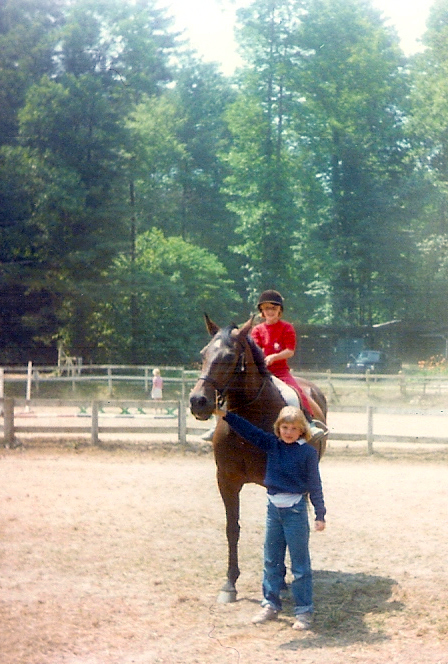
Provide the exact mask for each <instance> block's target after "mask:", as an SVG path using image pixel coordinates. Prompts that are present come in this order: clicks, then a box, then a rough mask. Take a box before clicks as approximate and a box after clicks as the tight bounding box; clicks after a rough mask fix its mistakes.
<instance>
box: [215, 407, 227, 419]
mask: <svg viewBox="0 0 448 664" xmlns="http://www.w3.org/2000/svg"><path fill="white" fill-rule="evenodd" d="M226 414H227V411H226V410H224V408H215V410H214V411H213V415H218V417H224V415H226Z"/></svg>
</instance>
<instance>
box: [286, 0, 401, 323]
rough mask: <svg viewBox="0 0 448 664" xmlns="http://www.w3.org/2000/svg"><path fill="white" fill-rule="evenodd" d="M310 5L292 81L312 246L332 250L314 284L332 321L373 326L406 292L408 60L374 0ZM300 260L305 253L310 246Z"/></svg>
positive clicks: (316, 0) (304, 17) (301, 255)
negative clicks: (404, 206)
mask: <svg viewBox="0 0 448 664" xmlns="http://www.w3.org/2000/svg"><path fill="white" fill-rule="evenodd" d="M304 7H305V8H306V11H305V12H304V13H303V15H302V21H301V25H300V30H299V35H298V37H299V43H300V49H301V51H300V52H301V58H300V63H299V66H298V67H297V68H296V69H295V70H294V71H292V76H293V79H292V81H288V84H289V86H290V87H291V88H292V89H294V90H295V94H296V98H297V96H298V95H300V99H298V100H297V101H298V103H297V104H296V105H295V107H294V126H295V130H296V132H297V136H298V140H299V142H300V146H301V149H302V150H303V152H304V154H305V155H306V158H305V159H304V163H306V165H307V169H309V172H311V173H312V174H313V177H314V180H315V181H314V184H312V183H310V181H309V179H308V183H309V185H310V186H309V187H308V190H307V189H306V188H305V191H308V193H307V195H306V196H305V201H304V212H305V214H307V215H308V220H307V222H308V223H307V230H308V231H309V234H308V235H307V238H306V239H307V242H306V247H307V251H308V248H309V247H313V246H315V247H316V248H318V249H320V250H321V249H322V247H325V248H326V254H327V255H326V257H325V259H323V257H322V256H321V258H320V268H319V273H318V275H316V276H317V282H316V281H315V283H314V288H316V286H317V290H318V291H319V292H321V293H323V298H322V307H323V309H324V310H326V314H327V315H329V320H333V321H335V322H338V323H354V322H355V323H358V324H372V323H373V322H375V321H378V320H382V319H383V317H384V316H386V317H391V316H393V313H394V311H395V309H396V307H397V304H398V302H399V297H397V285H398V293H400V294H401V293H402V292H403V289H404V285H405V284H404V283H401V284H400V283H399V281H400V280H399V279H398V278H397V277H398V276H399V275H401V276H403V274H404V273H403V269H402V267H401V266H400V259H401V255H402V254H401V251H400V249H401V243H402V236H401V235H400V228H401V227H402V225H403V224H404V223H405V219H404V215H403V209H402V206H401V204H400V195H401V193H402V191H403V188H404V185H405V182H406V177H407V176H409V174H410V172H411V168H410V166H406V162H405V159H406V156H407V152H408V149H407V145H406V142H405V139H404V132H403V118H404V111H405V109H406V93H407V77H406V72H405V69H404V64H405V61H404V58H403V55H402V53H401V51H400V50H399V48H398V39H397V37H396V34H395V33H394V32H393V31H391V30H390V29H388V28H386V27H385V26H384V24H383V21H382V19H381V18H380V14H379V12H378V11H377V10H375V9H373V8H372V6H371V4H370V3H369V2H366V1H364V0H336V1H334V0H331V1H330V0H311V1H310V2H307V3H306V4H305V5H304ZM316 181H319V183H320V192H319V190H316V186H315V182H316ZM319 194H320V195H319ZM312 215H313V216H312ZM302 247H303V244H302ZM298 257H299V259H306V256H305V254H304V253H303V251H301V252H300V253H299V255H298ZM314 262H315V264H316V267H317V261H316V260H315V261H314ZM328 300H329V301H328ZM328 304H329V305H330V306H329V307H328Z"/></svg>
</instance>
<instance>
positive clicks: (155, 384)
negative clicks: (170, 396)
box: [151, 369, 163, 401]
mask: <svg viewBox="0 0 448 664" xmlns="http://www.w3.org/2000/svg"><path fill="white" fill-rule="evenodd" d="M152 376H153V378H152V390H151V399H155V400H156V401H160V400H161V399H162V389H163V378H162V376H161V375H160V369H153V370H152Z"/></svg>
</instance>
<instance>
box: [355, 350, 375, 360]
mask: <svg viewBox="0 0 448 664" xmlns="http://www.w3.org/2000/svg"><path fill="white" fill-rule="evenodd" d="M379 360H380V353H379V351H377V350H363V351H362V352H361V353H360V354H359V355H358V362H379Z"/></svg>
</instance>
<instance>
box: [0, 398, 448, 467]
mask: <svg viewBox="0 0 448 664" xmlns="http://www.w3.org/2000/svg"><path fill="white" fill-rule="evenodd" d="M0 405H1V407H2V414H3V427H1V420H0V430H1V429H3V441H4V445H5V446H7V447H14V445H15V444H16V435H17V434H20V433H24V434H47V435H48V434H55V433H57V434H59V433H61V434H79V435H82V436H83V437H86V438H87V439H89V440H90V443H91V444H92V445H100V444H101V435H102V434H112V433H113V434H126V436H127V437H128V436H133V435H135V434H170V435H176V436H177V441H178V443H179V444H180V445H185V444H186V443H187V435H193V436H199V435H201V434H202V433H204V432H205V431H206V430H207V427H208V426H210V422H209V423H202V426H200V425H199V423H198V424H197V425H195V426H190V427H188V426H187V408H188V406H187V405H186V402H185V401H182V400H179V401H148V400H107V401H100V400H93V401H91V402H90V403H86V400H82V401H81V400H60V399H32V400H26V399H13V398H4V399H2V400H0ZM17 409H21V410H20V411H19V412H16V410H17ZM34 409H36V412H33V411H34ZM39 409H41V413H40V414H41V416H42V417H44V416H45V424H39V419H38V416H39V412H38V411H39ZM58 409H59V410H62V411H63V412H62V413H60V414H55V412H56V411H57V410H58ZM113 409H115V411H117V410H118V411H119V412H118V413H116V412H111V411H112V410H113ZM75 410H77V411H78V413H77V414H75V415H76V416H79V417H82V418H85V421H86V425H76V426H71V425H69V424H67V419H68V418H69V417H72V416H74V413H73V411H75ZM50 411H52V414H48V413H49V412H50ZM69 411H70V412H69ZM132 411H133V412H132ZM45 412H46V413H47V414H45ZM331 413H347V414H348V415H349V417H348V418H344V422H345V425H344V426H345V427H346V428H347V430H340V429H338V430H335V431H332V432H331V433H330V438H329V440H330V444H331V440H332V439H333V440H337V441H357V442H363V441H364V442H365V443H366V451H367V452H368V453H369V454H372V453H373V451H374V443H375V442H386V443H394V444H395V443H420V444H421V443H424V444H425V443H432V444H441V445H448V426H446V425H448V420H446V417H447V416H448V411H446V410H442V411H441V410H437V411H434V412H432V411H416V409H410V408H400V409H391V408H386V407H378V406H372V405H368V406H367V408H355V407H345V408H344V407H338V406H332V407H331ZM359 413H361V414H363V417H362V418H361V419H362V425H361V429H362V430H360V429H359V427H358V432H357V433H356V432H355V431H354V429H355V428H356V427H353V428H352V430H351V431H350V422H351V419H353V418H354V417H355V414H359ZM382 414H389V415H390V414H393V415H398V416H400V417H402V418H403V416H406V415H413V416H414V417H415V416H422V417H423V416H426V418H428V417H429V418H430V421H432V419H431V418H438V419H437V427H436V429H437V430H438V431H439V430H442V431H443V433H444V435H442V436H440V435H431V433H428V432H426V433H424V434H423V435H403V434H402V433H400V426H399V424H398V426H397V433H395V432H394V431H392V432H390V433H388V434H384V433H383V434H381V433H377V432H375V417H376V416H377V415H378V416H380V415H382ZM27 415H28V416H29V417H30V418H31V417H33V421H32V422H30V420H29V419H28V422H27V423H26V424H24V423H23V420H24V419H25V420H27ZM350 415H351V417H350ZM112 417H114V418H119V419H118V424H117V425H114V426H111V425H110V424H108V425H105V424H102V422H101V420H103V421H104V420H110V418H112ZM57 418H60V419H59V420H58V419H57ZM127 418H132V419H133V420H134V421H133V423H132V425H131V424H130V423H129V421H126V420H127ZM378 419H379V418H378ZM162 421H163V423H162ZM171 421H172V422H171ZM60 422H63V424H62V426H60V425H59V423H60ZM87 422H88V423H87ZM347 422H348V425H347ZM445 422H446V424H445ZM424 429H425V427H423V430H424ZM445 432H446V433H445Z"/></svg>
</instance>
